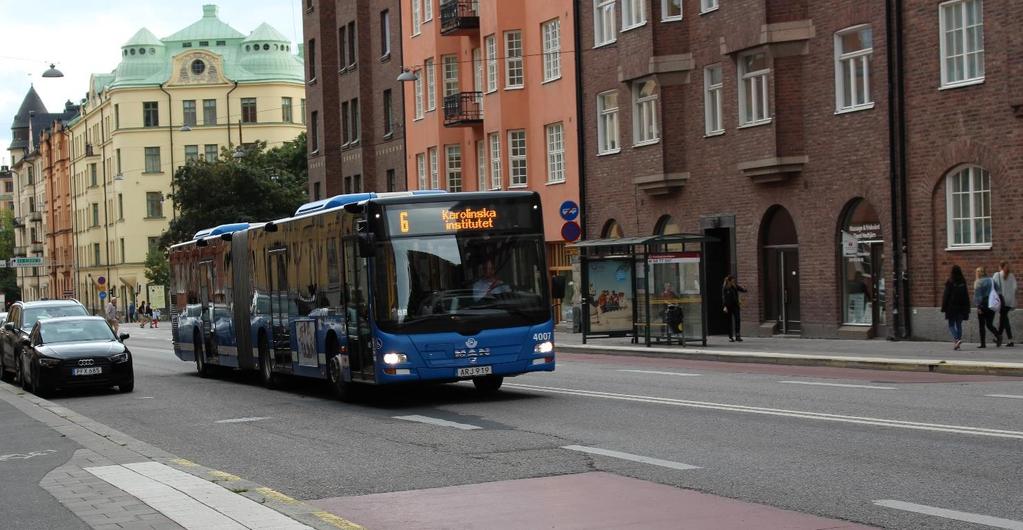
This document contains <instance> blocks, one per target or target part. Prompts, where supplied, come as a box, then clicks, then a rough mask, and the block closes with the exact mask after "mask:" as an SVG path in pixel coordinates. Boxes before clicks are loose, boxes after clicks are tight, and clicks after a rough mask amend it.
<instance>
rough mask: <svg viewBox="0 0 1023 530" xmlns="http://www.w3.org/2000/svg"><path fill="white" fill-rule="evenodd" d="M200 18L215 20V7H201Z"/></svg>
mask: <svg viewBox="0 0 1023 530" xmlns="http://www.w3.org/2000/svg"><path fill="white" fill-rule="evenodd" d="M202 16H203V18H217V5H216V4H206V5H204V6H202Z"/></svg>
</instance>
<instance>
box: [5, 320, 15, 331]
mask: <svg viewBox="0 0 1023 530" xmlns="http://www.w3.org/2000/svg"><path fill="white" fill-rule="evenodd" d="M4 329H6V330H7V331H14V322H8V323H6V324H4Z"/></svg>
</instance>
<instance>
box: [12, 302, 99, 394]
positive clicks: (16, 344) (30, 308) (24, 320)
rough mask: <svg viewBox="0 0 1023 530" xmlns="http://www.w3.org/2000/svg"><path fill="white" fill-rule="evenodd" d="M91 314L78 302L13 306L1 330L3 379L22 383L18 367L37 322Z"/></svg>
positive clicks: (19, 304) (32, 303)
mask: <svg viewBox="0 0 1023 530" xmlns="http://www.w3.org/2000/svg"><path fill="white" fill-rule="evenodd" d="M88 314H89V311H88V310H87V309H86V308H85V306H83V305H82V304H81V303H79V302H78V301H77V300H41V301H38V302H15V303H13V304H11V307H10V309H9V310H8V313H7V318H6V319H5V320H4V323H3V327H0V377H3V378H4V380H13V381H14V382H15V383H17V382H20V380H19V379H18V378H19V377H20V373H21V368H20V366H19V365H18V364H17V362H18V358H19V357H20V356H21V349H22V344H24V342H25V340H26V339H28V334H29V332H31V331H32V326H34V325H35V323H36V321H38V320H43V319H47V318H54V317H66V316H85V315H88Z"/></svg>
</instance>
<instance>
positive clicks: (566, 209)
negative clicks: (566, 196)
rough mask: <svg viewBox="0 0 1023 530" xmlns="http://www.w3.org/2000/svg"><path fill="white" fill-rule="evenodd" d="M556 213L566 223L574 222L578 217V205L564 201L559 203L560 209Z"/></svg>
mask: <svg viewBox="0 0 1023 530" xmlns="http://www.w3.org/2000/svg"><path fill="white" fill-rule="evenodd" d="M558 213H560V214H561V218H562V219H564V220H566V221H575V218H576V217H579V205H578V204H576V203H575V201H565V202H563V203H561V208H559V209H558Z"/></svg>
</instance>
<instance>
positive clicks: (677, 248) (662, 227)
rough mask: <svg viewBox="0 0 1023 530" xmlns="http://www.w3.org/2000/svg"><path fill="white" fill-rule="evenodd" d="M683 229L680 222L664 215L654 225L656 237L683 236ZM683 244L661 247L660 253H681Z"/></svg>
mask: <svg viewBox="0 0 1023 530" xmlns="http://www.w3.org/2000/svg"><path fill="white" fill-rule="evenodd" d="M681 233H682V227H681V226H679V224H678V222H676V221H675V219H673V218H672V217H671V216H670V215H662V216H661V218H660V219H658V220H657V224H656V225H654V235H657V236H670V235H674V234H681ZM683 246H684V245H682V244H681V243H674V244H666V245H661V247H662V248H660V249H659V250H660V251H665V252H681V251H682V249H683Z"/></svg>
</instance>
